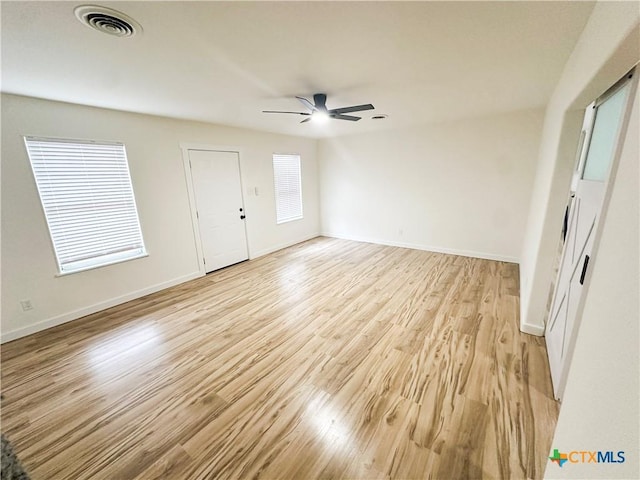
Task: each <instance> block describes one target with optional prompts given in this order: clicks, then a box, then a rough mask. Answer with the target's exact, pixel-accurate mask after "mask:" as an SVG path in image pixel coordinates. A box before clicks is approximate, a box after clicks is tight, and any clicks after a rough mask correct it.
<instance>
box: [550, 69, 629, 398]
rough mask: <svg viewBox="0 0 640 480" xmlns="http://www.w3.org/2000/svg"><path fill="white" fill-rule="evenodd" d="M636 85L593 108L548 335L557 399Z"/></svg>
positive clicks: (623, 86)
mask: <svg viewBox="0 0 640 480" xmlns="http://www.w3.org/2000/svg"><path fill="white" fill-rule="evenodd" d="M631 85H632V84H631V82H629V81H627V82H624V83H622V84H620V85H618V86H617V87H616V88H615V89H613V90H612V91H611V92H609V93H608V94H607V95H606V96H605V97H604V98H603V99H601V100H599V101H596V102H594V103H593V104H591V105H589V107H587V114H586V115H585V124H586V135H585V140H584V142H585V143H584V145H583V146H582V148H583V149H584V154H583V155H582V158H581V159H580V161H579V162H578V166H577V175H578V176H577V179H578V180H577V182H576V183H575V198H574V201H573V202H572V204H571V210H570V212H569V219H568V228H567V235H566V239H565V243H564V249H563V252H562V260H561V263H560V269H559V271H558V278H557V283H556V286H555V291H554V297H553V302H552V304H551V310H550V314H549V320H548V322H547V327H546V333H545V336H546V342H547V352H548V355H549V366H550V367H551V378H552V380H553V388H554V393H555V396H556V398H560V397H561V396H562V392H563V390H564V383H565V381H566V374H567V371H568V366H569V358H570V355H569V347H570V342H571V339H572V338H573V336H574V329H575V328H574V327H575V322H576V319H577V317H578V315H579V314H580V308H581V300H582V295H583V285H584V282H585V277H586V275H587V271H588V268H589V263H590V262H591V263H592V262H593V253H594V252H593V251H592V248H593V242H594V237H595V236H596V230H597V226H598V220H599V217H600V214H601V210H602V204H603V199H604V195H605V192H606V188H607V184H608V179H609V172H610V170H611V164H612V161H613V158H614V155H615V151H616V146H617V144H618V141H619V138H620V129H621V125H622V120H623V118H624V115H625V112H626V109H627V103H628V98H629V91H630V89H631Z"/></svg>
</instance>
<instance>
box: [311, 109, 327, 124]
mask: <svg viewBox="0 0 640 480" xmlns="http://www.w3.org/2000/svg"><path fill="white" fill-rule="evenodd" d="M311 121H312V122H313V123H327V122H328V121H329V115H328V114H327V112H320V111H317V110H316V111H315V112H313V114H312V115H311Z"/></svg>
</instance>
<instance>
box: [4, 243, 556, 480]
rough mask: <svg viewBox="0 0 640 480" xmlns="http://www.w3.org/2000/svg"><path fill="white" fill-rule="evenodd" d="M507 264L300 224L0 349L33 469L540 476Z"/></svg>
mask: <svg viewBox="0 0 640 480" xmlns="http://www.w3.org/2000/svg"><path fill="white" fill-rule="evenodd" d="M518 292H519V284H518V270H517V265H514V264H509V263H504V262H494V261H489V260H481V259H473V258H466V257H458V256H454V255H443V254H436V253H431V252H424V251H417V250H410V249H404V248H396V247H387V246H380V245H374V244H368V243H358V242H351V241H346V240H338V239H329V238H322V237H320V238H316V239H314V240H311V241H308V242H304V243H301V244H298V245H295V246H293V247H290V248H287V249H284V250H281V251H278V252H275V253H272V254H270V255H266V256H264V257H261V258H258V259H255V260H251V261H248V262H244V263H241V264H238V265H235V266H233V267H230V268H226V269H223V270H220V271H217V272H213V273H211V274H209V275H207V276H205V277H202V278H199V279H196V280H193V281H191V282H187V283H185V284H181V285H178V286H176V287H173V288H170V289H167V290H164V291H162V292H158V293H155V294H152V295H148V296H146V297H143V298H141V299H138V300H134V301H132V302H128V303H126V304H124V305H119V306H117V307H114V308H112V309H109V310H106V311H104V312H99V313H96V314H93V315H90V316H87V317H85V318H83V319H80V320H77V321H74V322H70V323H68V324H65V325H61V326H59V327H55V328H52V329H49V330H47V331H44V332H40V333H37V334H34V335H31V336H29V337H25V338H22V339H19V340H16V341H13V342H10V343H8V344H5V345H3V346H2V351H1V359H2V366H1V370H2V392H3V395H4V397H5V399H4V400H3V401H2V428H3V432H4V433H5V434H6V435H7V436H8V437H9V438H10V439H11V441H12V443H13V444H14V447H15V450H16V451H17V453H18V455H19V456H20V457H21V459H22V461H23V463H24V465H25V466H26V468H27V470H28V471H29V473H30V474H31V477H32V478H33V479H34V480H39V479H74V480H76V479H105V480H106V479H109V480H114V479H115V480H129V479H138V480H142V479H159V478H172V479H178V480H180V479H189V480H191V479H203V480H204V479H213V478H216V479H245V478H247V479H301V478H304V479H320V478H336V479H339V478H345V479H346V478H349V479H358V478H363V479H365V478H366V479H445V478H446V479H455V478H461V479H462V478H541V476H542V474H543V472H544V466H545V464H546V461H547V458H546V457H547V452H548V450H549V447H550V442H551V439H552V435H553V429H554V428H555V422H556V419H557V415H558V404H557V403H556V402H555V401H554V399H553V393H552V389H551V381H550V376H549V371H548V366H547V361H546V350H545V344H544V341H543V340H541V339H539V338H536V337H530V336H528V335H524V334H522V333H520V331H519V329H518V311H519V303H518V302H519V299H518Z"/></svg>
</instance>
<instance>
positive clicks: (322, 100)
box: [313, 93, 327, 112]
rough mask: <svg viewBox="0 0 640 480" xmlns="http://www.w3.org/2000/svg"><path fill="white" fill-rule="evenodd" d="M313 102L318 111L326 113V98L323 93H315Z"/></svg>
mask: <svg viewBox="0 0 640 480" xmlns="http://www.w3.org/2000/svg"><path fill="white" fill-rule="evenodd" d="M313 102H314V103H315V107H316V109H318V110H321V111H323V112H326V111H327V96H326V95H325V94H324V93H316V94H315V95H314V96H313Z"/></svg>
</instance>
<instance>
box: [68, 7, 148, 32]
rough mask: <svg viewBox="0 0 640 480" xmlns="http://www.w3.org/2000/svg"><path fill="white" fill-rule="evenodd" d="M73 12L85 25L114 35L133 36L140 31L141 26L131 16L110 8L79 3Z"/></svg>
mask: <svg viewBox="0 0 640 480" xmlns="http://www.w3.org/2000/svg"><path fill="white" fill-rule="evenodd" d="M74 13H75V14H76V17H77V18H78V20H80V21H81V22H82V23H83V24H85V25H86V26H87V27H91V28H93V29H94V30H97V31H99V32H102V33H106V34H108V35H113V36H115V37H133V36H134V35H135V34H137V33H141V32H142V27H141V26H140V24H139V23H138V22H136V21H135V20H134V19H133V18H131V17H128V16H127V15H125V14H124V13H121V12H118V11H117V10H113V9H111V8H106V7H101V6H99V5H81V6H79V7H76V8H75V10H74Z"/></svg>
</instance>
